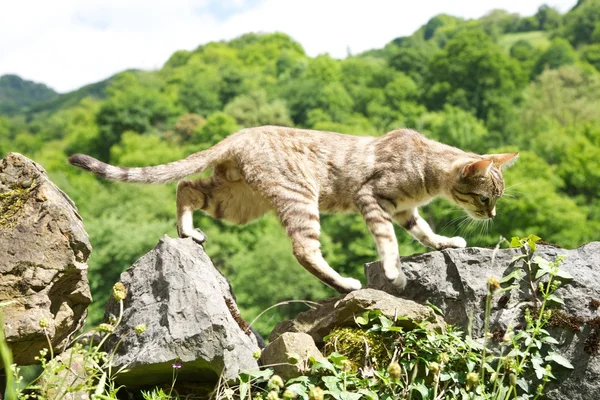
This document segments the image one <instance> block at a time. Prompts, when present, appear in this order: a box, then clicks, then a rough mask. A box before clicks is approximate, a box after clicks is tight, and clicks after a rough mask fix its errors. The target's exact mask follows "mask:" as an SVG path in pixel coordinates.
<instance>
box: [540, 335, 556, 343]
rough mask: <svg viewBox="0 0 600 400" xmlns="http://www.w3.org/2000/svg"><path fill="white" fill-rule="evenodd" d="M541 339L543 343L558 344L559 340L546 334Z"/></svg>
mask: <svg viewBox="0 0 600 400" xmlns="http://www.w3.org/2000/svg"><path fill="white" fill-rule="evenodd" d="M540 340H541V341H542V343H548V344H558V340H556V339H554V338H553V337H552V336H544V337H542V338H541V339H540Z"/></svg>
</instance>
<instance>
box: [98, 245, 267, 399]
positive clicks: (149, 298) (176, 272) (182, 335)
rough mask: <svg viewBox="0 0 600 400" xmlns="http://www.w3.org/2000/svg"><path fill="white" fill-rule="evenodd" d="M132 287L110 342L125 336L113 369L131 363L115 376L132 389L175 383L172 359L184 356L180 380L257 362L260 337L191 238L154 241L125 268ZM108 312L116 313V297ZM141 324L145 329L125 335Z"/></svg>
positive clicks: (212, 376) (230, 373) (204, 378)
mask: <svg viewBox="0 0 600 400" xmlns="http://www.w3.org/2000/svg"><path fill="white" fill-rule="evenodd" d="M121 282H122V283H123V284H124V285H125V287H126V288H127V298H126V299H125V301H124V313H123V319H122V322H121V324H120V325H119V327H118V328H117V329H116V330H115V332H114V335H113V336H112V339H111V342H109V343H108V347H107V348H108V349H112V348H114V346H115V344H116V341H117V340H119V339H121V338H122V339H123V341H122V342H121V343H120V344H119V347H118V351H117V353H116V354H115V357H114V359H113V362H114V365H115V367H114V370H117V369H119V368H121V367H124V366H126V367H127V372H126V373H125V372H124V373H122V374H120V375H118V377H117V381H118V382H119V383H120V384H124V385H126V386H127V388H128V389H134V388H139V387H143V386H145V385H147V384H154V385H156V384H157V383H160V382H169V383H170V382H171V379H172V373H173V368H172V364H174V363H175V362H176V361H178V360H179V361H180V362H181V364H182V367H181V369H179V370H178V377H177V382H178V383H180V382H184V381H186V380H188V381H193V382H216V381H217V380H218V379H219V376H221V375H222V376H223V378H224V379H225V380H230V379H233V378H235V377H236V376H237V374H238V372H239V371H240V370H243V369H257V368H258V363H257V361H256V359H255V358H254V357H253V353H254V352H255V351H257V350H259V347H258V345H257V341H256V338H255V337H254V335H253V334H252V332H250V330H249V329H248V326H247V324H246V323H245V322H244V321H243V320H242V319H241V317H240V316H239V311H238V309H237V306H236V304H235V300H234V298H233V295H232V293H231V289H230V286H229V283H228V282H227V280H226V279H225V278H224V277H223V275H221V273H220V272H219V271H218V270H217V269H216V268H215V267H214V266H213V264H212V262H211V261H210V259H209V258H208V256H207V255H206V253H205V252H204V250H203V249H202V247H201V246H199V245H198V244H196V243H195V242H194V241H193V240H192V239H172V238H169V237H167V236H164V237H163V238H162V239H161V240H160V241H159V243H158V244H157V246H156V247H155V248H154V249H153V250H151V251H150V252H149V253H147V254H146V255H144V256H143V257H142V258H140V259H139V260H138V261H136V262H135V264H134V265H133V266H131V267H130V268H128V269H127V270H126V271H125V272H123V273H122V274H121ZM107 311H108V312H110V313H112V314H114V315H118V314H119V307H118V304H117V303H116V302H115V301H114V300H111V301H110V302H109V304H108V305H107ZM139 324H145V325H146V327H147V329H146V331H145V332H144V333H143V334H128V333H129V332H132V331H133V330H134V329H135V327H136V326H137V325H139Z"/></svg>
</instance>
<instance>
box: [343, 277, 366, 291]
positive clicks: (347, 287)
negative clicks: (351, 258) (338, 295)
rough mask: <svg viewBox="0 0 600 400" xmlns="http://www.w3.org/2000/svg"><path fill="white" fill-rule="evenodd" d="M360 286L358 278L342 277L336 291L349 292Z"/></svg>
mask: <svg viewBox="0 0 600 400" xmlns="http://www.w3.org/2000/svg"><path fill="white" fill-rule="evenodd" d="M361 288H362V283H360V281H359V280H358V279H354V278H342V281H341V282H340V288H339V290H338V291H339V292H342V293H350V292H353V291H355V290H359V289H361Z"/></svg>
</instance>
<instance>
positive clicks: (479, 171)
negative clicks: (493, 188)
mask: <svg viewBox="0 0 600 400" xmlns="http://www.w3.org/2000/svg"><path fill="white" fill-rule="evenodd" d="M492 164H493V163H492V160H479V161H473V162H471V163H469V164H467V165H465V166H464V167H462V170H461V171H460V174H461V176H462V177H463V178H466V177H468V176H481V175H485V174H487V173H488V171H489V170H490V168H492Z"/></svg>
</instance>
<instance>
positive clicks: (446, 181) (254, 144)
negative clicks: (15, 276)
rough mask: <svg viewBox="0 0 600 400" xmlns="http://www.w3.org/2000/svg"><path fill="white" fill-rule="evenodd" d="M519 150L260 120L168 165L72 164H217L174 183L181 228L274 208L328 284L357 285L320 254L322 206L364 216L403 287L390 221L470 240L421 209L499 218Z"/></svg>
mask: <svg viewBox="0 0 600 400" xmlns="http://www.w3.org/2000/svg"><path fill="white" fill-rule="evenodd" d="M517 156H518V153H506V154H490V155H478V154H473V153H467V152H464V151H462V150H460V149H458V148H455V147H452V146H448V145H445V144H442V143H439V142H436V141H434V140H431V139H428V138H426V137H425V136H423V135H422V134H420V133H418V132H416V131H414V130H410V129H398V130H394V131H391V132H389V133H387V134H385V135H384V136H380V137H370V136H350V135H344V134H339V133H334V132H322V131H315V130H305V129H296V128H286V127H277V126H263V127H256V128H248V129H243V130H241V131H239V132H236V133H234V134H232V135H230V136H228V137H227V138H225V139H223V140H222V141H221V142H219V143H217V144H215V145H214V146H213V147H211V148H209V149H207V150H204V151H200V152H198V153H194V154H192V155H190V156H188V157H187V158H185V159H183V160H179V161H174V162H171V163H168V164H163V165H157V166H152V167H143V168H120V167H115V166H112V165H109V164H105V163H103V162H101V161H99V160H96V159H95V158H93V157H90V156H88V155H83V154H75V155H73V156H71V157H70V158H69V162H70V163H71V164H73V165H75V166H77V167H81V168H83V169H85V170H88V171H91V172H93V173H95V174H96V175H99V176H101V177H104V178H107V179H111V180H117V181H126V182H143V183H165V182H173V181H177V180H180V179H182V178H184V177H187V176H190V175H193V174H196V173H199V172H202V171H204V170H206V169H207V168H210V167H213V173H212V175H211V176H210V177H208V178H203V179H199V180H194V181H191V180H182V181H180V182H179V184H178V186H177V230H178V233H179V236H181V237H190V238H192V239H194V240H195V241H197V242H199V243H203V242H204V241H205V239H206V237H205V236H204V234H203V233H201V231H199V230H195V229H194V225H193V221H192V213H193V211H194V210H198V209H200V210H203V211H204V212H205V213H207V214H210V215H211V216H213V217H214V218H216V219H224V220H227V221H230V222H233V223H236V224H245V223H248V222H250V221H252V220H255V219H257V218H259V217H261V216H262V215H264V214H265V213H267V212H268V211H270V210H274V211H275V213H276V214H277V216H278V217H279V220H280V221H281V223H282V224H283V226H284V228H285V229H286V231H287V234H288V236H289V237H290V238H291V241H292V245H293V253H294V256H295V257H296V259H297V260H298V262H299V263H300V264H301V265H302V266H303V267H304V268H305V269H306V270H308V271H309V272H310V273H311V274H313V275H315V276H316V277H317V278H319V279H320V280H321V281H322V282H323V283H325V284H326V285H328V286H330V287H332V288H333V289H335V290H337V291H338V292H340V293H347V292H350V291H353V290H357V289H360V288H361V283H360V281H359V280H357V279H354V278H350V277H344V276H342V275H340V274H339V273H338V272H336V271H335V270H334V269H333V268H331V267H330V266H329V264H328V263H327V262H326V261H325V259H324V258H323V256H322V254H321V247H320V242H319V237H320V223H319V222H320V220H319V212H320V211H323V212H348V211H350V212H352V211H355V212H356V211H357V212H359V213H360V214H362V216H363V218H364V220H365V222H366V223H367V226H368V228H369V230H370V232H371V234H372V236H373V238H374V240H375V243H376V245H377V250H378V253H379V256H380V258H381V260H382V266H383V271H384V274H385V276H386V278H387V279H388V280H389V281H390V282H392V283H393V284H394V285H396V286H397V287H398V288H399V289H403V288H404V287H405V285H406V277H405V275H404V273H403V272H402V269H401V266H400V258H399V252H398V244H397V241H396V236H395V234H394V228H393V225H392V221H395V222H396V223H398V224H399V225H400V226H402V227H403V228H404V229H405V230H407V231H408V232H409V233H410V234H411V235H412V236H413V237H414V238H415V239H417V240H418V241H419V242H420V243H422V244H423V245H424V246H427V247H431V248H433V249H437V250H441V249H445V248H460V247H465V246H466V241H465V240H464V239H463V238H462V237H452V238H448V237H444V236H440V235H437V234H435V233H434V232H433V231H432V229H431V228H430V226H429V225H428V224H427V222H426V221H425V220H424V219H423V218H421V216H419V213H418V211H417V208H418V207H419V206H422V205H424V204H426V203H428V202H429V201H431V200H432V199H433V198H435V197H438V196H442V197H446V198H447V199H449V200H450V201H452V202H454V203H455V204H457V205H459V206H460V207H462V208H463V209H464V210H466V212H467V214H468V215H469V216H470V217H471V218H474V219H488V218H493V217H494V216H495V215H496V207H495V205H496V201H497V200H498V198H499V197H500V196H502V194H503V192H504V181H503V178H502V169H503V168H504V167H506V166H508V165H510V164H512V163H513V162H514V161H515V160H516V158H517Z"/></svg>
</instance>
